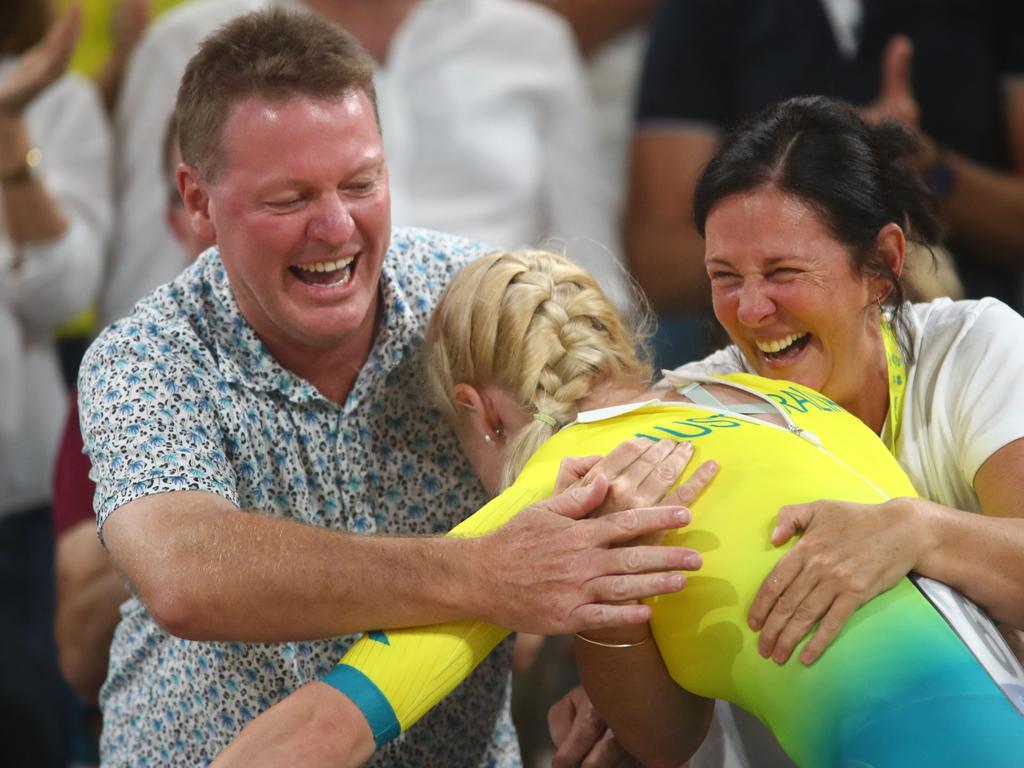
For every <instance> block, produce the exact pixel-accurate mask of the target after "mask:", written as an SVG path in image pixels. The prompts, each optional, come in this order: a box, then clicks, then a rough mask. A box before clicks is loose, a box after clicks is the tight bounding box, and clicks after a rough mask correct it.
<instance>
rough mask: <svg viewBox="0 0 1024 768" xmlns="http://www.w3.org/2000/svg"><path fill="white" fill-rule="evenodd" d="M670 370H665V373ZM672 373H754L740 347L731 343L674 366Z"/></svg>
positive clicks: (701, 374) (691, 374)
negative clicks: (701, 357)
mask: <svg viewBox="0 0 1024 768" xmlns="http://www.w3.org/2000/svg"><path fill="white" fill-rule="evenodd" d="M665 372H668V371H663V373H665ZM671 372H672V373H676V374H678V375H680V376H683V377H686V376H716V375H725V374H729V373H753V371H752V370H751V369H750V366H749V365H748V364H747V360H746V358H745V357H743V353H742V352H740V350H739V347H737V346H735V345H730V346H728V347H725V348H724V349H719V350H717V351H716V352H712V353H711V354H710V355H708V356H707V357H705V358H704V359H703V360H694V361H693V362H692V363H684V364H683V365H680V366H678V367H677V368H673V369H672V371H671Z"/></svg>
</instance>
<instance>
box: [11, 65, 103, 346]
mask: <svg viewBox="0 0 1024 768" xmlns="http://www.w3.org/2000/svg"><path fill="white" fill-rule="evenodd" d="M26 120H27V122H28V129H29V134H30V137H31V139H32V141H33V142H34V143H35V144H36V145H37V146H38V147H39V148H40V149H41V150H42V152H43V164H42V166H41V175H42V181H43V184H44V185H45V187H46V189H47V191H48V192H49V194H50V195H51V196H52V197H53V199H54V201H55V202H56V204H57V206H58V207H59V208H60V211H61V213H62V214H63V216H64V217H65V219H66V220H67V222H68V227H67V229H66V231H65V232H64V233H63V234H62V235H61V236H60V237H58V238H56V239H54V240H51V241H48V242H41V243H31V244H24V245H22V246H21V251H22V265H21V268H20V269H19V270H17V271H16V272H11V271H5V272H4V274H3V277H2V278H0V294H2V296H0V298H2V300H3V302H4V303H6V304H7V305H8V306H9V307H11V309H12V310H13V311H14V312H15V313H16V314H17V315H18V317H19V318H20V319H21V321H22V322H23V323H24V324H25V327H26V329H27V330H29V331H30V332H34V333H36V334H48V333H49V332H50V331H51V330H52V328H53V327H54V326H55V325H57V324H59V323H60V322H62V321H63V320H66V319H68V318H69V317H72V316H73V315H74V314H76V313H77V312H80V311H81V310H83V309H85V308H86V307H87V306H89V304H90V303H92V301H93V299H94V298H95V296H96V291H97V288H98V287H99V282H100V276H101V274H102V271H103V264H104V257H105V251H106V247H107V244H108V240H109V237H110V230H111V225H112V218H113V210H112V201H111V197H112V192H111V179H110V165H111V152H112V148H111V137H110V130H109V127H108V125H107V122H106V116H105V115H104V112H103V107H102V105H101V104H100V100H99V96H98V94H97V93H96V91H95V88H94V87H93V86H92V84H91V83H88V82H86V81H84V80H82V79H80V78H77V77H75V76H71V75H69V76H67V77H65V78H63V79H62V80H60V81H58V82H57V83H56V84H54V85H53V86H52V87H51V88H50V89H49V90H47V91H46V92H44V94H43V95H42V96H40V98H39V99H38V100H37V101H36V102H34V103H33V104H32V105H30V107H29V109H28V111H27V112H26Z"/></svg>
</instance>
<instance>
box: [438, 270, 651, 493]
mask: <svg viewBox="0 0 1024 768" xmlns="http://www.w3.org/2000/svg"><path fill="white" fill-rule="evenodd" d="M646 357H647V356H646V354H645V353H644V352H643V351H642V350H641V349H640V348H639V346H638V340H637V335H636V334H635V333H634V332H633V331H631V330H629V329H627V328H626V326H625V324H624V323H623V321H622V319H621V318H620V317H619V315H618V312H617V311H616V310H615V307H614V306H613V305H612V303H611V301H609V299H608V297H607V296H605V295H604V293H603V292H602V291H601V289H600V288H599V287H598V285H597V282H596V281H595V280H594V278H593V277H591V276H590V275H589V274H588V273H587V272H586V271H584V270H583V269H582V268H581V267H579V266H578V265H576V264H574V263H573V262H571V261H569V259H567V258H565V257H563V256H559V255H558V254H555V253H551V252H548V251H535V250H519V251H508V252H503V251H498V252H495V253H491V254H489V255H487V256H484V257H482V258H481V259H478V260H477V261H475V262H473V263H471V264H469V265H468V266H466V267H465V268H464V269H463V270H462V271H461V272H459V274H458V275H456V277H455V279H454V280H453V281H452V283H451V284H450V285H449V286H448V289H447V290H446V291H445V293H444V295H443V296H442V297H441V300H440V302H439V304H438V306H437V308H436V309H435V311H434V314H433V316H432V318H431V320H430V326H429V328H428V330H427V372H428V379H429V382H430V387H431V390H432V393H433V396H434V400H435V402H436V404H437V405H438V407H439V408H440V409H441V411H442V412H443V413H444V414H445V416H446V417H447V418H448V419H449V420H450V421H452V422H453V423H454V422H457V421H458V420H459V419H460V418H463V417H464V415H463V414H461V413H459V412H458V410H457V409H456V406H455V400H454V394H453V393H454V390H455V386H456V384H458V383H460V382H465V383H468V384H472V385H474V386H476V387H481V386H485V385H488V384H491V385H496V386H499V387H502V388H503V389H505V390H507V391H508V392H509V393H510V394H511V395H512V396H513V397H515V398H516V400H517V401H518V403H519V405H520V406H521V407H522V408H523V410H524V411H525V412H526V413H527V414H541V415H542V416H548V417H551V420H553V421H554V422H555V424H554V425H552V424H549V423H547V421H546V420H542V419H536V418H535V419H532V420H531V421H530V422H529V423H528V425H527V426H526V427H524V428H523V429H522V430H520V432H519V433H518V434H517V435H515V436H514V437H513V438H511V439H510V441H509V444H508V451H507V458H506V464H505V468H504V471H503V473H502V487H503V488H504V487H507V486H508V485H510V484H511V482H512V481H513V480H514V479H515V477H516V475H518V474H519V471H520V470H521V469H522V468H523V465H524V464H526V461H527V459H529V457H530V456H531V455H532V454H533V453H534V451H536V450H537V448H539V447H540V445H541V443H543V442H544V441H545V440H547V439H548V438H549V437H550V436H551V435H552V434H554V432H556V431H557V430H558V429H559V428H560V427H562V426H564V425H565V424H568V423H569V422H571V421H572V420H573V419H575V418H576V413H577V410H578V403H579V401H580V399H581V398H583V397H585V396H586V395H587V394H589V393H590V391H591V390H592V389H593V387H594V386H595V385H596V384H598V383H601V382H604V381H610V380H631V381H636V382H641V383H643V384H646V383H648V382H649V381H650V378H651V369H650V364H649V363H648V362H647V359H646Z"/></svg>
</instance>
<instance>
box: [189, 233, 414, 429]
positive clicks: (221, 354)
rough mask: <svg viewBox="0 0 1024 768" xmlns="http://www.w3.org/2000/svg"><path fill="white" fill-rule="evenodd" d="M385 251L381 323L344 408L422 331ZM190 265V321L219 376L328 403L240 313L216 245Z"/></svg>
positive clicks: (387, 369)
mask: <svg viewBox="0 0 1024 768" xmlns="http://www.w3.org/2000/svg"><path fill="white" fill-rule="evenodd" d="M390 256H391V253H390V251H389V253H388V257H386V258H385V260H384V267H383V269H382V270H381V280H380V291H381V302H382V308H383V312H382V317H381V325H380V328H379V329H378V333H377V338H376V339H375V340H374V344H373V347H372V349H371V350H370V356H369V357H368V358H367V360H366V363H365V364H364V365H363V367H362V368H361V369H360V371H359V375H358V376H357V377H356V381H355V383H354V385H353V387H352V391H351V392H350V393H349V396H348V398H347V400H346V402H345V405H344V408H345V410H346V412H347V411H349V410H351V409H352V408H354V407H355V405H356V404H357V403H358V402H359V401H360V400H361V399H363V397H364V396H365V393H366V392H367V391H373V390H375V388H376V384H378V383H380V382H381V381H382V380H383V379H384V378H385V377H386V376H387V375H388V373H390V372H391V371H392V370H393V369H394V368H395V367H396V366H397V365H398V364H399V363H400V362H401V361H402V360H403V358H404V357H405V356H406V355H407V354H408V352H409V348H410V345H411V344H412V343H414V342H418V341H419V338H420V337H421V335H422V331H421V329H419V328H418V327H417V325H416V320H415V316H414V312H413V311H412V308H411V307H410V306H409V302H408V299H407V292H406V290H405V280H404V279H403V277H402V276H401V275H400V274H397V273H396V272H395V271H394V270H393V268H392V267H391V265H390V262H391V258H390ZM196 268H197V269H199V270H200V279H199V281H198V282H196V281H191V282H189V283H188V290H190V291H192V292H193V293H195V294H197V298H198V299H199V303H198V306H199V309H198V312H197V315H198V316H197V318H196V320H197V322H199V323H200V324H205V325H206V326H207V327H208V328H209V332H210V337H211V339H212V343H213V347H214V349H215V352H216V355H217V365H218V368H219V369H220V372H221V375H222V376H223V377H224V380H225V381H227V382H228V383H229V384H237V385H240V386H243V387H246V388H247V389H252V390H256V391H262V392H279V393H281V394H282V395H284V396H285V397H286V398H288V399H289V400H291V401H293V402H296V403H307V402H310V401H313V400H321V401H324V402H330V401H329V400H327V399H326V398H325V397H324V396H323V395H322V394H320V391H319V390H317V388H316V387H314V386H313V385H312V384H311V383H310V382H309V381H307V380H306V379H304V378H302V377H301V376H298V375H297V374H295V373H293V372H292V371H290V370H288V369H287V368H285V367H284V366H282V365H281V364H280V363H279V362H278V361H277V360H276V359H275V358H274V356H273V355H272V354H271V353H270V351H269V350H268V349H267V347H266V345H264V343H263V341H262V340H261V339H260V337H259V336H258V335H257V334H256V331H255V330H253V327H252V326H251V325H250V324H249V322H248V321H247V320H246V319H245V317H244V316H243V315H242V312H241V310H240V309H239V307H238V302H237V301H236V300H235V294H234V291H232V289H231V285H230V283H229V282H228V278H227V273H226V272H225V271H224V265H223V263H222V262H221V259H220V252H219V250H218V249H217V247H216V246H214V247H212V248H210V249H209V250H207V251H206V253H204V254H203V255H202V256H201V257H200V259H199V263H198V264H197V267H196Z"/></svg>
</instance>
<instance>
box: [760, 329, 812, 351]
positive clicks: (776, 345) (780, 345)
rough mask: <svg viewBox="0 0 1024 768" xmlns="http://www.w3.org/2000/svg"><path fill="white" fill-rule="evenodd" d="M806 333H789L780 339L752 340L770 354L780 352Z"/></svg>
mask: <svg viewBox="0 0 1024 768" xmlns="http://www.w3.org/2000/svg"><path fill="white" fill-rule="evenodd" d="M806 335H807V334H806V333H791V334H790V335H789V336H783V337H782V338H781V339H774V340H772V341H754V344H755V346H756V347H757V348H758V349H759V350H761V351H762V352H764V353H765V354H766V355H771V354H775V353H777V352H781V351H782V350H784V349H786V348H787V347H789V346H790V345H792V344H794V343H795V342H797V341H799V340H800V339H802V338H804V337H805V336H806Z"/></svg>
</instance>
